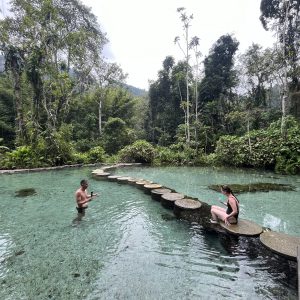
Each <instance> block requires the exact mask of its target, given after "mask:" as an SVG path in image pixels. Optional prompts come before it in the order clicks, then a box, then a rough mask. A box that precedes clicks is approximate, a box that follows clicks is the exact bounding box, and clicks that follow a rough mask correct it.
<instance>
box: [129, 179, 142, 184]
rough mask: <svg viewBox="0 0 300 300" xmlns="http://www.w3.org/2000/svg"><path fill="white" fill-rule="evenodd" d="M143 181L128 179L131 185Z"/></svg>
mask: <svg viewBox="0 0 300 300" xmlns="http://www.w3.org/2000/svg"><path fill="white" fill-rule="evenodd" d="M141 180H142V179H138V178H130V179H128V183H129V184H135V183H136V182H137V181H141Z"/></svg>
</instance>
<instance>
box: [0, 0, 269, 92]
mask: <svg viewBox="0 0 300 300" xmlns="http://www.w3.org/2000/svg"><path fill="white" fill-rule="evenodd" d="M4 1H5V0H2V4H3V2H4ZM81 2H82V3H83V4H85V5H86V6H88V7H91V9H92V12H93V13H94V14H95V15H96V16H97V17H98V22H99V23H100V25H101V29H102V30H103V31H104V32H106V33H107V37H108V39H109V40H110V43H109V44H108V45H107V46H106V47H105V49H104V55H105V56H106V57H107V58H109V59H110V60H112V61H114V62H117V63H118V64H120V65H121V67H122V69H123V70H124V72H125V73H128V75H129V77H128V79H127V83H129V84H131V85H134V86H136V87H140V88H144V89H148V80H156V78H157V72H158V71H159V70H160V69H161V68H162V62H163V60H164V59H165V57H166V56H167V55H172V56H174V57H175V58H176V60H179V59H183V55H182V52H181V51H180V50H179V49H178V46H177V45H175V44H174V42H173V41H174V38H175V36H181V35H182V33H183V31H182V23H181V21H180V18H179V14H178V13H177V8H178V7H185V8H186V12H187V13H188V14H189V15H190V14H193V16H194V19H193V20H192V23H191V27H190V36H195V35H196V36H198V37H199V38H200V48H199V50H200V51H201V52H202V54H203V55H204V56H205V55H207V54H208V51H209V49H210V48H211V47H212V45H213V43H214V42H215V41H216V40H217V39H218V38H219V37H220V36H221V35H223V34H227V33H229V34H234V36H235V37H236V38H237V40H238V41H239V42H240V46H239V49H240V51H245V49H246V48H248V47H249V46H250V45H251V44H252V43H253V42H255V43H258V44H261V45H262V46H264V47H267V46H271V45H272V43H273V42H275V38H273V37H272V34H271V33H270V32H266V31H265V30H264V29H263V27H262V25H261V23H260V21H259V16H260V10H259V7H260V2H261V0H213V1H212V0H181V1H179V0H82V1H81Z"/></svg>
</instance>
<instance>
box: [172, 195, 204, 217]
mask: <svg viewBox="0 0 300 300" xmlns="http://www.w3.org/2000/svg"><path fill="white" fill-rule="evenodd" d="M200 210H201V202H200V201H197V200H194V199H190V198H183V199H179V200H176V201H175V203H174V215H175V216H176V217H177V218H180V219H184V220H187V221H189V222H199V219H200Z"/></svg>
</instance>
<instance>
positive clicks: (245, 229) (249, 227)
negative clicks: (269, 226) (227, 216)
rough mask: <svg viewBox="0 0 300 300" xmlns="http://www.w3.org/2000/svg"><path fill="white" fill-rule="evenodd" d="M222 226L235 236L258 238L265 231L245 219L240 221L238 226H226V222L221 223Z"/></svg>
mask: <svg viewBox="0 0 300 300" xmlns="http://www.w3.org/2000/svg"><path fill="white" fill-rule="evenodd" d="M219 224H220V226H221V227H222V228H224V229H225V230H226V231H227V232H229V233H231V234H234V235H243V236H258V235H260V234H261V233H262V231H263V229H262V227H261V226H260V225H258V224H256V223H254V222H252V221H249V220H244V219H239V221H238V223H237V224H230V225H228V226H227V225H225V223H224V222H222V221H220V223H219Z"/></svg>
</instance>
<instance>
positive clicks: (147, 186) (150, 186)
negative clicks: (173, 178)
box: [144, 183, 162, 194]
mask: <svg viewBox="0 0 300 300" xmlns="http://www.w3.org/2000/svg"><path fill="white" fill-rule="evenodd" d="M160 188H162V185H161V184H158V183H150V184H149V183H147V184H145V185H144V190H145V193H147V194H151V191H152V190H155V189H160Z"/></svg>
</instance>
